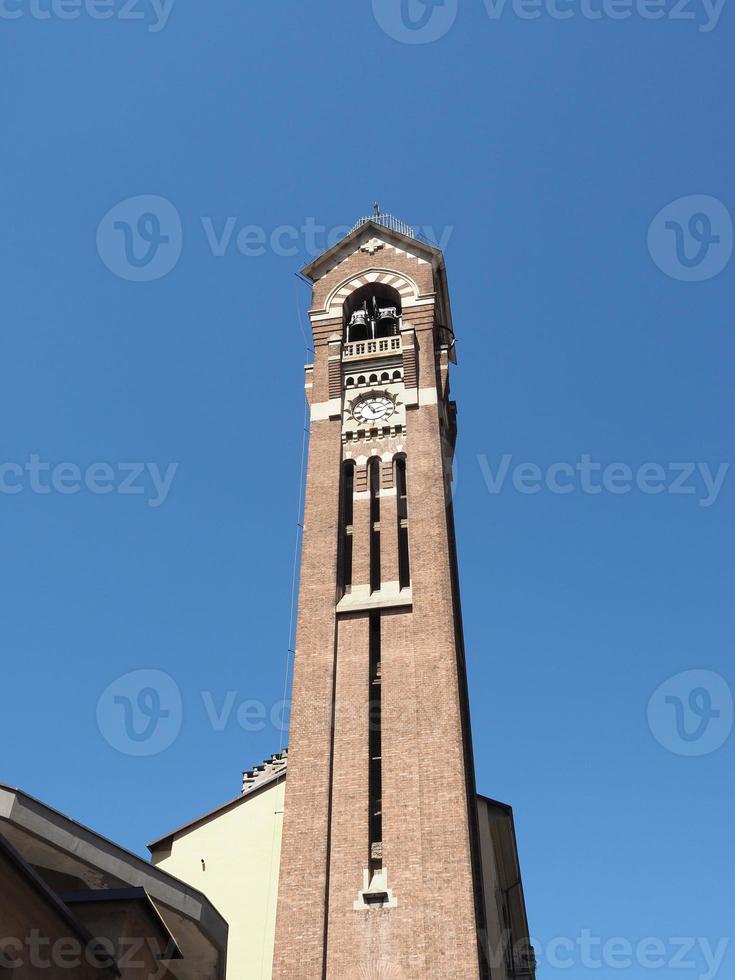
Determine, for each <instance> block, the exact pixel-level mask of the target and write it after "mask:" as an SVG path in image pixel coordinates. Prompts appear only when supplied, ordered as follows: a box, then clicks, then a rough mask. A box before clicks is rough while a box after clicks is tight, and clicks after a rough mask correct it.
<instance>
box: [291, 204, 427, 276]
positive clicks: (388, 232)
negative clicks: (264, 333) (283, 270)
mask: <svg viewBox="0 0 735 980" xmlns="http://www.w3.org/2000/svg"><path fill="white" fill-rule="evenodd" d="M369 238H379V239H380V240H381V241H384V242H389V243H390V244H392V245H394V246H395V247H396V248H399V249H403V250H404V251H406V252H410V253H411V254H413V255H418V256H420V257H421V258H423V259H426V260H427V261H428V262H431V263H432V265H435V266H438V265H442V264H443V262H444V256H443V253H442V251H441V249H439V248H437V247H436V246H435V245H429V243H428V242H425V241H422V240H421V239H420V238H417V237H416V235H415V234H414V231H413V229H412V228H411V227H410V226H409V225H407V224H405V223H404V222H403V221H400V220H399V219H397V218H394V217H393V215H390V214H381V215H377V216H374V217H372V218H360V220H359V221H358V222H357V223H356V224H355V225H354V227H353V228H352V230H351V231H350V232H349V233H348V234H347V235H345V237H344V238H341V239H340V240H339V241H338V242H337V243H336V244H335V245H333V246H332V247H331V248H328V249H327V250H326V252H322V254H321V255H318V256H317V257H316V258H315V259H313V261H311V262H310V263H309V264H308V265H307V266H305V267H304V268H303V269H302V270H301V275H302V276H305V277H306V278H307V279H310V280H311V281H312V282H316V280H317V279H321V277H322V276H323V275H325V273H326V272H328V271H329V270H330V269H332V268H334V266H335V265H338V264H339V263H340V262H341V261H342V260H343V259H344V258H346V257H347V256H348V255H351V254H352V253H353V252H354V251H355V250H356V245H357V243H358V242H360V241H361V240H363V239H365V240H367V239H369Z"/></svg>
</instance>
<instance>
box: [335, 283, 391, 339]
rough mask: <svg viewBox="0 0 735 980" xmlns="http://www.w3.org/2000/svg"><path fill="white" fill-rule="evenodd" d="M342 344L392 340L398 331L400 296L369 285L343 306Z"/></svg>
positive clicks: (354, 293)
mask: <svg viewBox="0 0 735 980" xmlns="http://www.w3.org/2000/svg"><path fill="white" fill-rule="evenodd" d="M343 309H344V312H343V319H344V324H343V326H344V340H345V343H348V344H352V343H355V341H360V340H375V339H376V338H377V337H395V336H396V335H397V334H398V333H399V330H400V316H401V294H400V293H399V292H398V290H397V289H393V287H392V286H386V284H385V283H383V282H369V283H368V284H367V285H365V286H361V287H360V289H356V290H355V291H354V292H353V293H351V294H350V295H349V296H348V297H347V299H346V300H345V304H344V308H343Z"/></svg>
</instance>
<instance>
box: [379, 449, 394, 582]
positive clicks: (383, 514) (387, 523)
mask: <svg viewBox="0 0 735 980" xmlns="http://www.w3.org/2000/svg"><path fill="white" fill-rule="evenodd" d="M390 467H391V469H390V472H391V483H392V482H393V480H392V476H393V473H392V469H393V464H392V463H391V464H390ZM385 471H386V467H385V466H384V467H383V473H385ZM380 564H381V572H380V575H381V581H382V583H383V588H385V587H386V585H388V583H393V582H398V498H397V497H396V490H395V487H393V486H389V487H386V486H385V485H384V484H381V488H380Z"/></svg>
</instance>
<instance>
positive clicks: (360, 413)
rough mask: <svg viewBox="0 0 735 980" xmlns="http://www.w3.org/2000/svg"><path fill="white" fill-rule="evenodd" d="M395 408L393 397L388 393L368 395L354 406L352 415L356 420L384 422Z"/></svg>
mask: <svg viewBox="0 0 735 980" xmlns="http://www.w3.org/2000/svg"><path fill="white" fill-rule="evenodd" d="M395 410H396V406H395V404H394V403H393V399H392V398H389V397H388V396H387V395H377V394H373V395H366V396H365V397H364V398H361V399H360V400H359V401H357V402H355V404H354V405H353V406H352V417H353V419H354V420H355V421H356V422H384V421H385V420H386V419H389V418H390V417H391V415H392V414H393V413H394V412H395Z"/></svg>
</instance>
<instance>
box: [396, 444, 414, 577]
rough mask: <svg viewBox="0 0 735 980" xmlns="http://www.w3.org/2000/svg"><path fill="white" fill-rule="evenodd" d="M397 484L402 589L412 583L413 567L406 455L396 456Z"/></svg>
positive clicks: (399, 571) (399, 575) (399, 561)
mask: <svg viewBox="0 0 735 980" xmlns="http://www.w3.org/2000/svg"><path fill="white" fill-rule="evenodd" d="M395 484H396V496H397V503H398V507H397V510H398V583H399V587H400V588H401V589H407V588H408V587H409V585H410V584H411V569H410V565H409V552H408V486H407V482H406V457H405V456H396V462H395Z"/></svg>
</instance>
